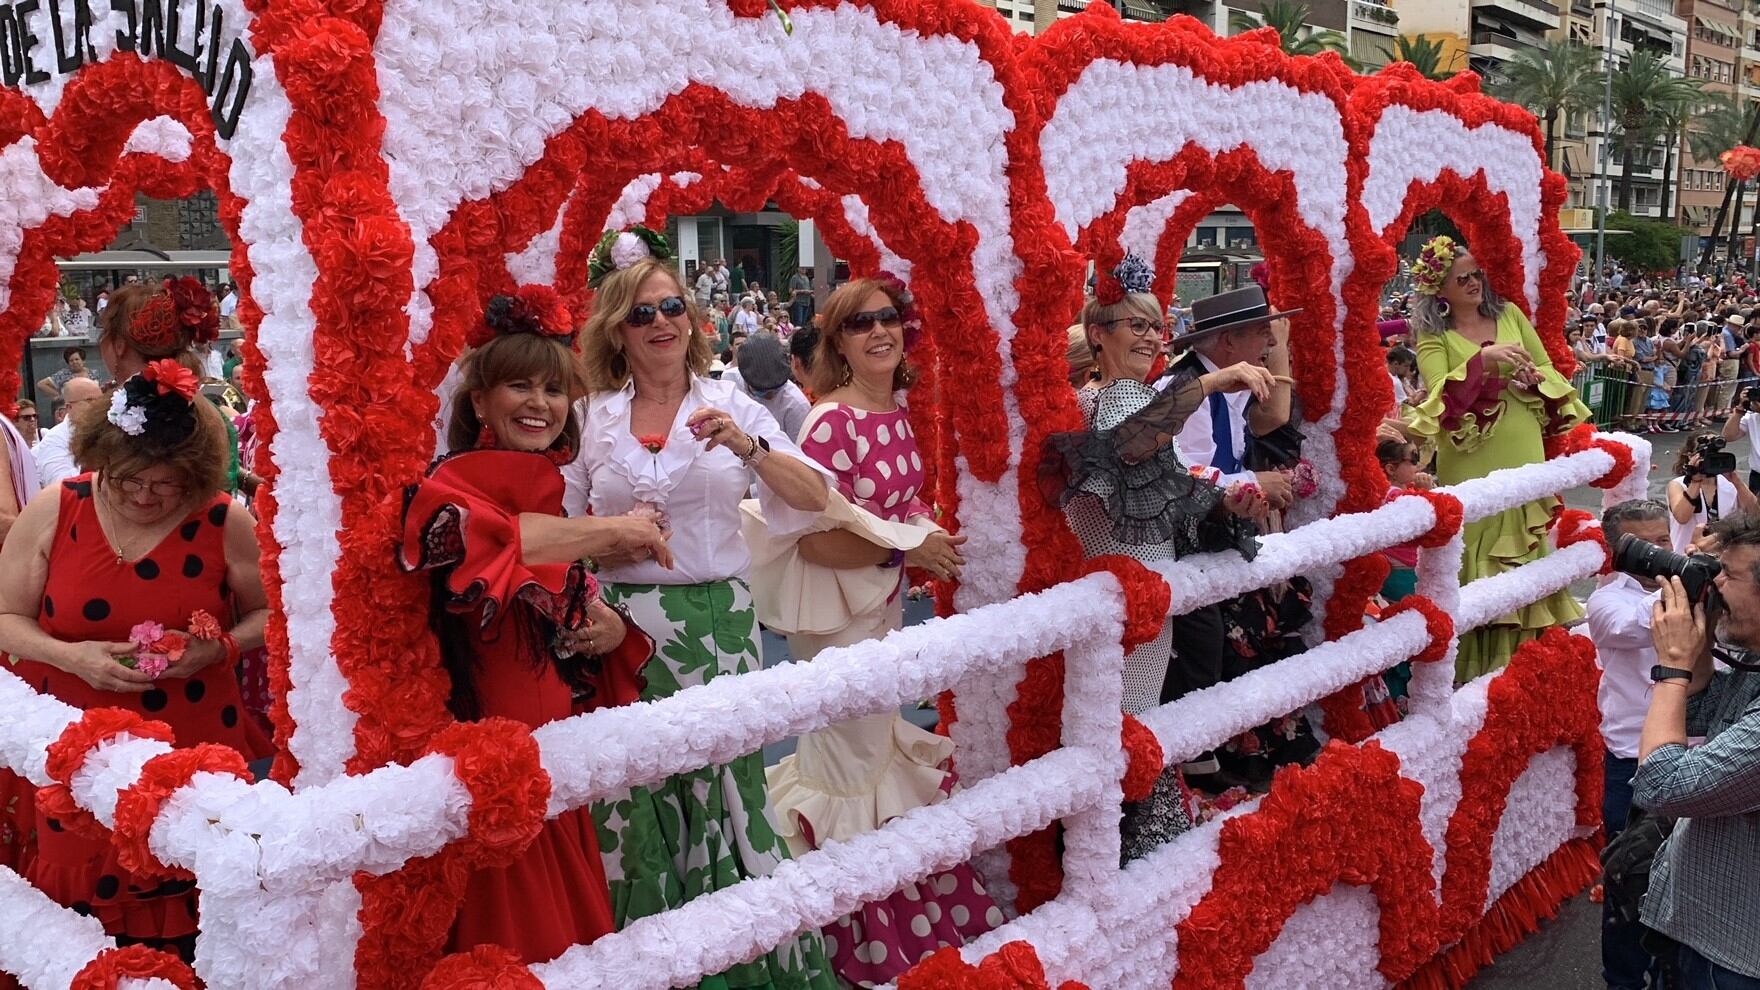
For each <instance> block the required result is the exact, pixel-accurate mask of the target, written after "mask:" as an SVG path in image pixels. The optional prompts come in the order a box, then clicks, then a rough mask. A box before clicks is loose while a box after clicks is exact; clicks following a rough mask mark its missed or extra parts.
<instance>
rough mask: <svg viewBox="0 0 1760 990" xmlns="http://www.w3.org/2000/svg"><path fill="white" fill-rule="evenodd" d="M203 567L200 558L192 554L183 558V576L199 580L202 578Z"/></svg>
mask: <svg viewBox="0 0 1760 990" xmlns="http://www.w3.org/2000/svg"><path fill="white" fill-rule="evenodd" d="M203 566H204V565H203V564H202V558H200V557H198V556H196V555H195V554H193V553H192V554H190V555H189V556H187V557H185V558H183V576H184V577H186V578H191V579H194V578H199V577H201V576H202V568H203Z"/></svg>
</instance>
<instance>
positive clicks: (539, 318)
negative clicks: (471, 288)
mask: <svg viewBox="0 0 1760 990" xmlns="http://www.w3.org/2000/svg"><path fill="white" fill-rule="evenodd" d="M516 333H535V334H539V335H541V336H544V337H554V338H556V339H557V340H560V341H562V342H563V343H564V344H567V345H568V346H569V347H571V348H572V347H574V345H575V338H576V337H578V336H579V335H580V331H579V330H578V329H576V327H575V325H574V319H573V317H572V316H571V315H570V314H569V311H568V306H567V305H566V304H564V303H563V301H562V296H560V295H558V294H557V292H556V290H555V289H552V288H551V287H549V286H548V285H522V286H520V287H519V288H518V289H516V290H514V293H513V295H511V296H508V295H498V296H494V297H493V298H491V299H490V300H489V305H488V306H486V307H484V309H483V319H482V322H480V323H478V324H477V326H476V327H475V328H474V329H472V330H471V333H470V336H469V337H467V338H466V339H465V343H466V344H467V345H469V346H471V347H481V346H483V345H484V344H487V343H488V342H489V341H491V340H494V339H495V338H496V337H502V336H507V335H510V334H516Z"/></svg>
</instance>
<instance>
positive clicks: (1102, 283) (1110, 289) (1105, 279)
mask: <svg viewBox="0 0 1760 990" xmlns="http://www.w3.org/2000/svg"><path fill="white" fill-rule="evenodd" d="M1094 298H1095V299H1096V300H1098V301H1099V302H1100V305H1102V306H1112V305H1116V304H1118V303H1120V302H1122V301H1123V300H1124V283H1123V282H1120V281H1119V280H1118V278H1117V277H1116V276H1114V275H1113V274H1112V273H1111V272H1100V273H1098V274H1097V275H1095V277H1094Z"/></svg>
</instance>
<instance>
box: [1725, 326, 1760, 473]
mask: <svg viewBox="0 0 1760 990" xmlns="http://www.w3.org/2000/svg"><path fill="white" fill-rule="evenodd" d="M1750 346H1752V345H1750ZM1736 401H1737V402H1738V403H1740V404H1739V405H1738V406H1737V407H1736V408H1735V409H1733V410H1731V411H1730V414H1729V418H1728V419H1725V420H1724V421H1723V439H1725V440H1740V439H1741V438H1742V436H1743V435H1744V434H1746V435H1747V437H1748V487H1749V488H1750V489H1753V488H1756V487H1760V385H1755V384H1753V383H1752V382H1749V383H1748V384H1747V386H1746V387H1745V388H1743V389H1742V390H1741V391H1740V392H1739V393H1738V394H1737V395H1736Z"/></svg>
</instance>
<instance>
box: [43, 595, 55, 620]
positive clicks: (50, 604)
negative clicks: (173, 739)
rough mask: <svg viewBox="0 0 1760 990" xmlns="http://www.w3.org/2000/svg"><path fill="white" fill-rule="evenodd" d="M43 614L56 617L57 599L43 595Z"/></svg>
mask: <svg viewBox="0 0 1760 990" xmlns="http://www.w3.org/2000/svg"><path fill="white" fill-rule="evenodd" d="M43 614H44V615H46V616H48V617H49V618H51V619H53V618H55V599H54V598H52V597H50V596H48V595H44V596H43Z"/></svg>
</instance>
